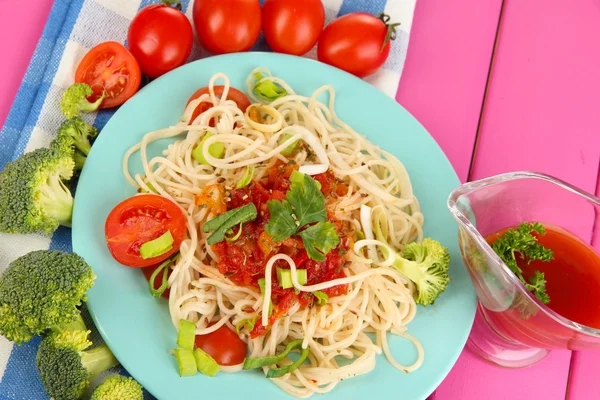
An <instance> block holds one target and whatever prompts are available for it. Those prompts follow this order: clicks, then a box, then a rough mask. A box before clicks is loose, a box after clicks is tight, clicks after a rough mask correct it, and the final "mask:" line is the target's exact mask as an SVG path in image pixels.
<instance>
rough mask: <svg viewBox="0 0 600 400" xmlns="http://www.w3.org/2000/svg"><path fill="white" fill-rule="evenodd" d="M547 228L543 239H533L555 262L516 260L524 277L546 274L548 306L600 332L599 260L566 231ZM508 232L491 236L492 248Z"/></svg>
mask: <svg viewBox="0 0 600 400" xmlns="http://www.w3.org/2000/svg"><path fill="white" fill-rule="evenodd" d="M544 227H545V228H546V234H545V235H544V236H541V235H538V234H536V233H533V235H535V236H536V237H537V238H538V241H539V243H541V244H542V245H543V246H544V247H546V248H548V249H550V250H552V251H553V252H554V259H553V260H551V261H548V262H543V261H533V262H531V263H529V264H527V260H521V259H520V258H518V257H517V263H518V265H519V267H520V268H521V269H522V270H523V276H524V277H525V279H527V280H529V278H531V277H532V276H533V275H534V274H535V271H536V270H538V271H540V272H543V273H544V277H545V279H546V281H547V283H546V292H547V293H548V295H549V296H550V303H548V304H547V306H548V307H549V308H550V309H552V310H553V311H555V312H556V313H558V314H560V315H562V316H563V317H565V318H568V319H570V320H571V321H575V322H577V323H580V324H583V325H586V326H589V327H592V328H597V329H600V256H599V255H598V254H597V253H596V252H595V251H594V249H593V248H592V247H591V246H590V245H588V244H587V243H584V242H583V241H582V240H580V239H579V238H577V237H575V236H574V235H573V234H571V233H569V232H567V231H565V230H564V229H561V228H559V227H557V226H553V225H544ZM509 229H514V228H509ZM507 230H508V229H504V230H502V231H500V232H498V233H496V234H493V235H490V236H488V237H487V238H486V240H487V241H488V243H490V244H492V243H493V242H494V241H495V240H496V239H497V238H499V237H501V236H502V234H504V232H506V231H507Z"/></svg>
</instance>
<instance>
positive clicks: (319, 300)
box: [313, 290, 329, 306]
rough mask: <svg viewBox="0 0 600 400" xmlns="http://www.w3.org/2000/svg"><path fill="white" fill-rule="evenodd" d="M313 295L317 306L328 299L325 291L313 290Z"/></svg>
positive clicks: (322, 304)
mask: <svg viewBox="0 0 600 400" xmlns="http://www.w3.org/2000/svg"><path fill="white" fill-rule="evenodd" d="M313 295H314V296H315V297H316V298H317V305H318V306H324V305H325V304H327V302H328V301H329V296H327V293H324V292H321V291H320V290H317V291H316V292H313Z"/></svg>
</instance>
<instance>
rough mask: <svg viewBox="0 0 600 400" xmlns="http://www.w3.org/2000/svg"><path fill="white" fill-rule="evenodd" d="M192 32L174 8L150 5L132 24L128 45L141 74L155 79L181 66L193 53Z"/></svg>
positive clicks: (188, 23)
mask: <svg viewBox="0 0 600 400" xmlns="http://www.w3.org/2000/svg"><path fill="white" fill-rule="evenodd" d="M193 41H194V33H193V32H192V24H191V23H190V21H189V20H188V19H187V17H186V16H185V15H184V14H183V13H182V12H181V11H179V10H177V9H176V8H174V7H171V6H166V5H164V4H152V5H149V6H147V7H144V8H143V9H142V10H141V11H140V12H139V13H138V14H137V15H136V16H135V18H134V19H133V21H131V25H129V32H128V34H127V46H128V47H129V50H130V51H131V54H133V56H134V57H135V58H136V60H137V61H138V62H139V64H140V68H141V69H142V72H143V73H144V74H146V75H148V76H149V77H151V78H158V77H159V76H161V75H162V74H164V73H167V72H169V71H171V70H173V69H175V68H177V67H180V66H182V65H183V64H184V63H185V61H186V60H187V58H188V57H189V55H190V52H191V51H192V43H193Z"/></svg>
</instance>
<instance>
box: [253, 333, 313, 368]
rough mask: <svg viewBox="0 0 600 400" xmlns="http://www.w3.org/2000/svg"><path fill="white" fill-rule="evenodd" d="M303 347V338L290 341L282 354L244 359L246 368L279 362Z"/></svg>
mask: <svg viewBox="0 0 600 400" xmlns="http://www.w3.org/2000/svg"><path fill="white" fill-rule="evenodd" d="M301 347H302V339H297V340H294V341H292V342H289V343H288V344H287V346H286V347H285V350H283V352H282V353H281V354H278V355H275V356H267V357H256V358H246V359H245V360H244V369H246V370H248V369H256V368H262V367H267V366H269V365H273V364H277V363H279V362H281V361H283V359H284V358H286V357H287V355H288V354H290V352H291V351H293V350H296V349H298V348H301Z"/></svg>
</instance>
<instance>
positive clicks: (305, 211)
mask: <svg viewBox="0 0 600 400" xmlns="http://www.w3.org/2000/svg"><path fill="white" fill-rule="evenodd" d="M298 175H301V176H302V180H300V179H299V176H298ZM290 181H291V183H292V184H291V187H290V190H288V192H287V193H286V195H285V198H286V199H287V201H289V202H290V205H291V206H292V209H293V210H294V214H295V215H296V219H297V221H298V223H299V225H298V226H300V227H302V226H304V225H306V224H311V223H313V222H325V221H327V209H326V208H325V196H323V193H321V191H320V190H319V186H318V185H317V181H315V180H314V179H313V178H311V177H310V176H308V175H304V174H301V173H300V172H297V171H294V172H293V173H292V176H291V177H290Z"/></svg>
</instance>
